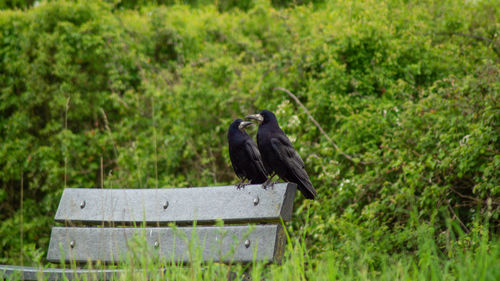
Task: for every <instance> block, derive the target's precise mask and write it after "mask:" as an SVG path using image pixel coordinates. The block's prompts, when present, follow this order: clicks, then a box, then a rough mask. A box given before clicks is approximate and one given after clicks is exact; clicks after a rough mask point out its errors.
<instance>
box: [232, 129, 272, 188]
mask: <svg viewBox="0 0 500 281" xmlns="http://www.w3.org/2000/svg"><path fill="white" fill-rule="evenodd" d="M252 124H253V123H252V122H247V121H243V120H241V119H236V120H234V121H233V123H231V125H230V126H229V130H228V131H227V142H228V144H229V158H231V164H232V165H233V169H234V172H235V173H236V175H237V176H238V177H239V178H240V179H241V182H240V183H238V185H237V187H238V188H240V187H242V186H244V184H243V183H244V182H245V180H247V179H248V180H249V181H250V183H251V184H261V183H264V182H265V181H266V180H267V172H266V169H265V168H264V164H263V163H262V158H261V156H260V152H259V149H258V148H257V144H255V142H254V141H253V139H252V138H251V137H250V136H249V135H248V134H247V133H246V132H245V128H246V127H247V126H249V125H252Z"/></svg>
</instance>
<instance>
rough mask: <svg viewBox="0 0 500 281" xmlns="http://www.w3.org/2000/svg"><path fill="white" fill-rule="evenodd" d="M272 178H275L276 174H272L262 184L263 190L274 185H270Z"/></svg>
mask: <svg viewBox="0 0 500 281" xmlns="http://www.w3.org/2000/svg"><path fill="white" fill-rule="evenodd" d="M274 176H276V172H273V173H272V174H271V176H269V178H268V179H267V180H266V181H265V182H264V183H263V184H262V187H263V188H264V189H267V188H268V187H269V185H274V183H272V184H271V181H272V180H273V178H274Z"/></svg>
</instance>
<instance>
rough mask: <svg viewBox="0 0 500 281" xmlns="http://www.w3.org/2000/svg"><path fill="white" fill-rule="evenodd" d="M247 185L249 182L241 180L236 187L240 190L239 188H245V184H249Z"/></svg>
mask: <svg viewBox="0 0 500 281" xmlns="http://www.w3.org/2000/svg"><path fill="white" fill-rule="evenodd" d="M247 185H248V183H243V182H240V183H238V184H237V185H236V189H238V190H239V189H243V188H245V186H247Z"/></svg>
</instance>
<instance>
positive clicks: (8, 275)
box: [0, 265, 123, 281]
mask: <svg viewBox="0 0 500 281" xmlns="http://www.w3.org/2000/svg"><path fill="white" fill-rule="evenodd" d="M122 272H123V271H122V270H119V269H116V270H115V269H102V270H100V269H94V270H90V269H69V268H41V267H27V266H15V265H0V280H3V279H4V278H5V279H7V280H11V279H12V280H51V281H52V280H115V279H119V276H120V274H121V273H122ZM14 278H15V279H14Z"/></svg>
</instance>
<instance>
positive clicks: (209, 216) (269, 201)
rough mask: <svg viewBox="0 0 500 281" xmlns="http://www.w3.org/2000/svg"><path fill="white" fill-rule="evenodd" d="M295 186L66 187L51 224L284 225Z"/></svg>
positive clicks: (284, 184)
mask: <svg viewBox="0 0 500 281" xmlns="http://www.w3.org/2000/svg"><path fill="white" fill-rule="evenodd" d="M295 191H296V185H295V184H293V183H281V184H275V185H274V186H272V187H268V188H267V189H264V188H262V186H261V185H249V186H246V187H244V188H241V189H236V188H235V186H217V187H209V188H208V187H205V188H159V189H99V188H92V189H88V188H66V189H65V190H64V193H63V195H62V198H61V201H60V203H59V208H58V209H57V213H56V216H55V220H56V221H59V222H83V223H87V224H89V223H91V224H92V223H96V224H100V223H102V222H112V223H124V224H133V223H138V224H140V223H142V222H145V223H147V224H149V225H153V224H154V225H156V224H158V223H160V224H164V223H168V222H175V223H178V224H190V223H192V222H193V221H197V222H200V223H213V222H214V221H216V220H217V219H221V220H223V221H224V222H226V223H244V222H271V221H273V222H277V221H279V220H280V218H282V219H283V220H284V221H289V220H290V219H291V216H292V209H293V200H294V198H295Z"/></svg>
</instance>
